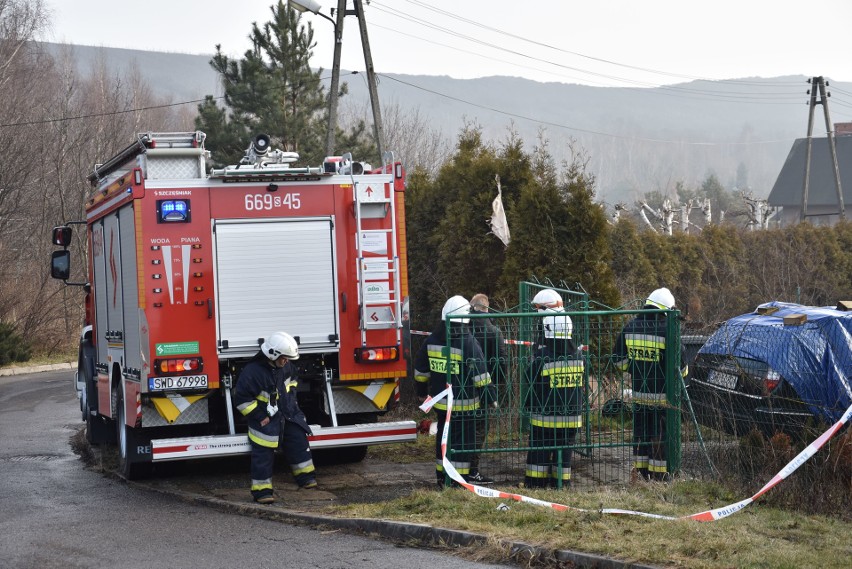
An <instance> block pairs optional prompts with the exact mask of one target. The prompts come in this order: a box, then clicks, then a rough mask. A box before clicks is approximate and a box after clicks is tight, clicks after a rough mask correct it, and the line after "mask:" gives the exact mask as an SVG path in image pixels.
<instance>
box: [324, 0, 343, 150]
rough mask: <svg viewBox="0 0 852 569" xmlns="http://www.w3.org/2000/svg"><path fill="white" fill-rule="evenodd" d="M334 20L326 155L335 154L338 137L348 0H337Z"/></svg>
mask: <svg viewBox="0 0 852 569" xmlns="http://www.w3.org/2000/svg"><path fill="white" fill-rule="evenodd" d="M332 15H333V16H335V17H336V20H335V22H334V62H333V63H332V65H331V87H330V89H329V93H328V136H327V137H326V140H325V155H326V156H334V147H335V144H336V137H337V92H338V91H339V90H340V52H341V50H342V48H343V18H344V17H346V0H337V13H336V14H332Z"/></svg>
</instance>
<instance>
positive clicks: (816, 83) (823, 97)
mask: <svg viewBox="0 0 852 569" xmlns="http://www.w3.org/2000/svg"><path fill="white" fill-rule="evenodd" d="M808 83H810V84H811V88H810V90H808V94H809V95H810V96H811V98H810V103H809V107H810V108H809V113H808V142H807V150H806V151H805V179H804V184H803V186H802V213H801V221H804V220H805V218H807V217H808V192H809V190H810V187H809V186H810V178H811V157H812V155H813V132H814V107H816V106H817V105H822V108H823V113H824V115H825V132H826V134H827V135H828V148H829V151H830V152H831V160H832V163H833V164H834V187H835V189H836V190H837V204H838V206H839V209H838V214H839V215H840V219H841V220H844V219H846V208H845V206H844V205H843V188H842V187H841V185H840V167H839V166H838V164H837V145H836V144H835V140H834V129H833V125H832V124H831V116H830V115H829V112H828V97H829V96H830V95H829V94H826V90H825V88H826V87H827V86H828V82H827V81H826V80H825V79H824V78H823V77H822V76H820V77H813V78H811V79H808ZM817 91H819V100H817Z"/></svg>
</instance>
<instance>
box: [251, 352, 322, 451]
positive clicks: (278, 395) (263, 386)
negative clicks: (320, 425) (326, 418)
mask: <svg viewBox="0 0 852 569" xmlns="http://www.w3.org/2000/svg"><path fill="white" fill-rule="evenodd" d="M297 384H298V382H297V376H296V369H295V368H294V367H293V365H292V363H290V362H287V365H285V366H284V367H283V368H276V367H275V366H273V365H272V362H270V361H269V360H268V359H267V358H266V356H264V355H263V354H262V353H259V354H258V355H256V356H255V357H254V359H252V360H251V361H250V362H249V363H248V364H247V365H246V367H244V368H243V370H242V371H241V372H240V375H239V378H237V386H236V389H235V391H234V405H235V406H236V408H237V410H238V411H239V412H240V413H241V414H242V415H243V416H245V417H246V419H247V420H248V436H249V439H250V440H251V441H252V442H254V443H255V444H258V445H260V446H264V447H268V448H277V447H278V439H279V437H280V436H281V425H282V421H289V422H291V423H295V424H296V425H298V426H299V427H300V428H301V429H302V430H304V431H305V433H307V434H311V429H310V427H308V422H307V420H306V419H305V415H304V414H303V413H302V411H301V409H299V403H298V400H297V398H296V385H297ZM270 406H272V407H277V411H275V412H274V413H272V414H270V411H271V409H270ZM272 410H274V409H272ZM266 417H269V418H270V421H269V423H267V424H266V425H263V426H262V425H261V424H260V422H261V421H263V419H264V418H266Z"/></svg>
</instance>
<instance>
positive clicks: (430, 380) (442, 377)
mask: <svg viewBox="0 0 852 569" xmlns="http://www.w3.org/2000/svg"><path fill="white" fill-rule="evenodd" d="M452 335H453V337H452V340H451V343H450V345H449V347H448V346H447V342H446V340H445V339H444V337H445V334H444V333H442V332H433V333H432V334H430V335H429V336H428V337H427V338H426V341H425V342H424V343H423V345H422V346H421V347H420V350H419V351H418V352H417V356H416V358H415V359H414V379H415V380H416V381H417V394H418V395H420V396H421V397H424V396H426V395H427V393H428V394H429V395H437V394H438V393H440V392H441V391H443V390H444V389H445V388H446V386H447V382H448V377H449V383H450V384H451V385H452V386H453V398H454V401H453V411H473V410H475V409H479V408H480V400H481V399H482V395H483V392H484V391H485V390H487V389H492V386H491V376H490V374H489V373H488V366H487V365H486V363H485V359H484V356H483V354H482V349H481V348H480V347H479V344H478V343H477V342H476V340H475V339H474V338H473V336H471V335H470V332H469V331H468V329H467V327H466V326H464V327H461V326H457V325H453V332H452ZM447 372H449V376H448V374H447ZM435 408H436V409H438V410H446V409H447V406H446V402H445V400H444V401H440V402H438V403H436V404H435Z"/></svg>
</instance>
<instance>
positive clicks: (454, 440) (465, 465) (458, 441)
mask: <svg viewBox="0 0 852 569" xmlns="http://www.w3.org/2000/svg"><path fill="white" fill-rule="evenodd" d="M435 414H436V415H437V421H438V432H437V433H436V434H435V474H436V476H437V480H438V485H439V486H443V485H444V483H445V479H444V463H443V462H442V461H441V439H442V438H443V436H444V422H445V421H446V420H447V413H446V411H443V410H441V409H435ZM475 450H476V417H475V416H474V414H473V413H465V412H458V411H454V412H453V414H452V417H451V419H450V434H449V437H448V439H447V455H448V457H449V459H450V463H451V464H452V465H453V467H454V468H455V469H456V470H457V471H458V473H459V474H461V475H462V476H468V475H469V474H470V457H471V454H472V453H473V452H474V451H475Z"/></svg>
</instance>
